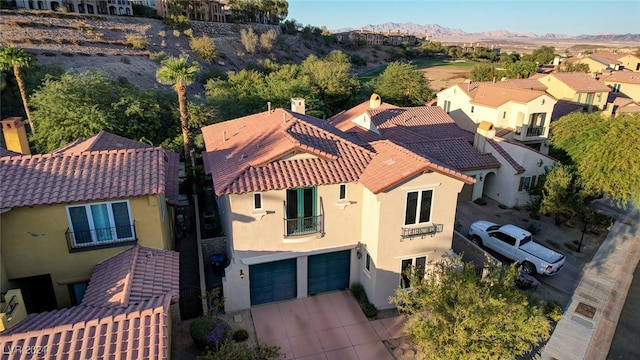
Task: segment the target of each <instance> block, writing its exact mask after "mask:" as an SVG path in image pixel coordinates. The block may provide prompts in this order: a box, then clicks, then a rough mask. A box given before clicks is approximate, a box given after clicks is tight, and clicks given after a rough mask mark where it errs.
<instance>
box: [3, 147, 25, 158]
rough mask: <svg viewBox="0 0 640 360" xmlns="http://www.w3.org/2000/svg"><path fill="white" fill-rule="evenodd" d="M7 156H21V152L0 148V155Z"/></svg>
mask: <svg viewBox="0 0 640 360" xmlns="http://www.w3.org/2000/svg"><path fill="white" fill-rule="evenodd" d="M8 156H22V154H21V153H19V152H15V151H11V150H7V149H4V148H0V157H8Z"/></svg>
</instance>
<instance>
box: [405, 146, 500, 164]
mask: <svg viewBox="0 0 640 360" xmlns="http://www.w3.org/2000/svg"><path fill="white" fill-rule="evenodd" d="M406 147H407V148H408V149H410V150H412V151H414V152H416V153H418V154H421V155H423V156H426V157H427V158H429V159H432V160H433V161H436V162H439V163H440V164H442V165H444V166H447V167H450V168H453V169H457V170H459V171H466V170H474V169H486V168H497V167H500V162H498V160H496V158H495V157H493V155H491V154H482V153H480V152H478V151H476V150H475V149H474V148H473V146H472V145H471V144H469V142H468V141H467V140H465V139H445V140H434V141H425V142H416V143H408V144H406Z"/></svg>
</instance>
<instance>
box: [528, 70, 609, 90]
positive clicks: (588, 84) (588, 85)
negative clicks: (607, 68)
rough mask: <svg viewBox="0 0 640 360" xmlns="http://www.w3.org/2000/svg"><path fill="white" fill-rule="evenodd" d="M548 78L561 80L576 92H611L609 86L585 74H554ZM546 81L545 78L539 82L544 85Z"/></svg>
mask: <svg viewBox="0 0 640 360" xmlns="http://www.w3.org/2000/svg"><path fill="white" fill-rule="evenodd" d="M547 76H551V77H554V78H556V79H558V80H560V81H561V82H563V83H564V84H565V85H567V86H568V87H570V88H571V89H573V90H574V91H575V92H581V93H584V92H609V90H610V89H609V87H608V86H606V85H605V84H603V83H601V82H600V81H598V80H596V79H594V78H593V77H591V76H590V75H587V74H585V73H579V72H565V73H553V74H549V75H547ZM544 79H545V77H543V78H539V79H538V81H540V82H541V83H543V84H544Z"/></svg>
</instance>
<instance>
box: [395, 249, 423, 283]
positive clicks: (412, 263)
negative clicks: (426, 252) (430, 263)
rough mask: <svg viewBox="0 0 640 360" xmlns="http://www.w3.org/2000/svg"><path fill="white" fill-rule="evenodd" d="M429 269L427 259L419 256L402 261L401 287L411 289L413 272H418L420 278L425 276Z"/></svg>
mask: <svg viewBox="0 0 640 360" xmlns="http://www.w3.org/2000/svg"><path fill="white" fill-rule="evenodd" d="M426 267H427V257H426V256H418V257H412V258H406V259H402V261H401V263H400V287H402V288H403V289H410V288H411V272H412V271H416V273H417V274H418V276H424V274H425V269H426Z"/></svg>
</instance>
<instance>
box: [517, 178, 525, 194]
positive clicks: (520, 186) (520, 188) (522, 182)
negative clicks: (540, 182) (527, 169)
mask: <svg viewBox="0 0 640 360" xmlns="http://www.w3.org/2000/svg"><path fill="white" fill-rule="evenodd" d="M522 188H524V176H520V185H519V186H518V191H522Z"/></svg>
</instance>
